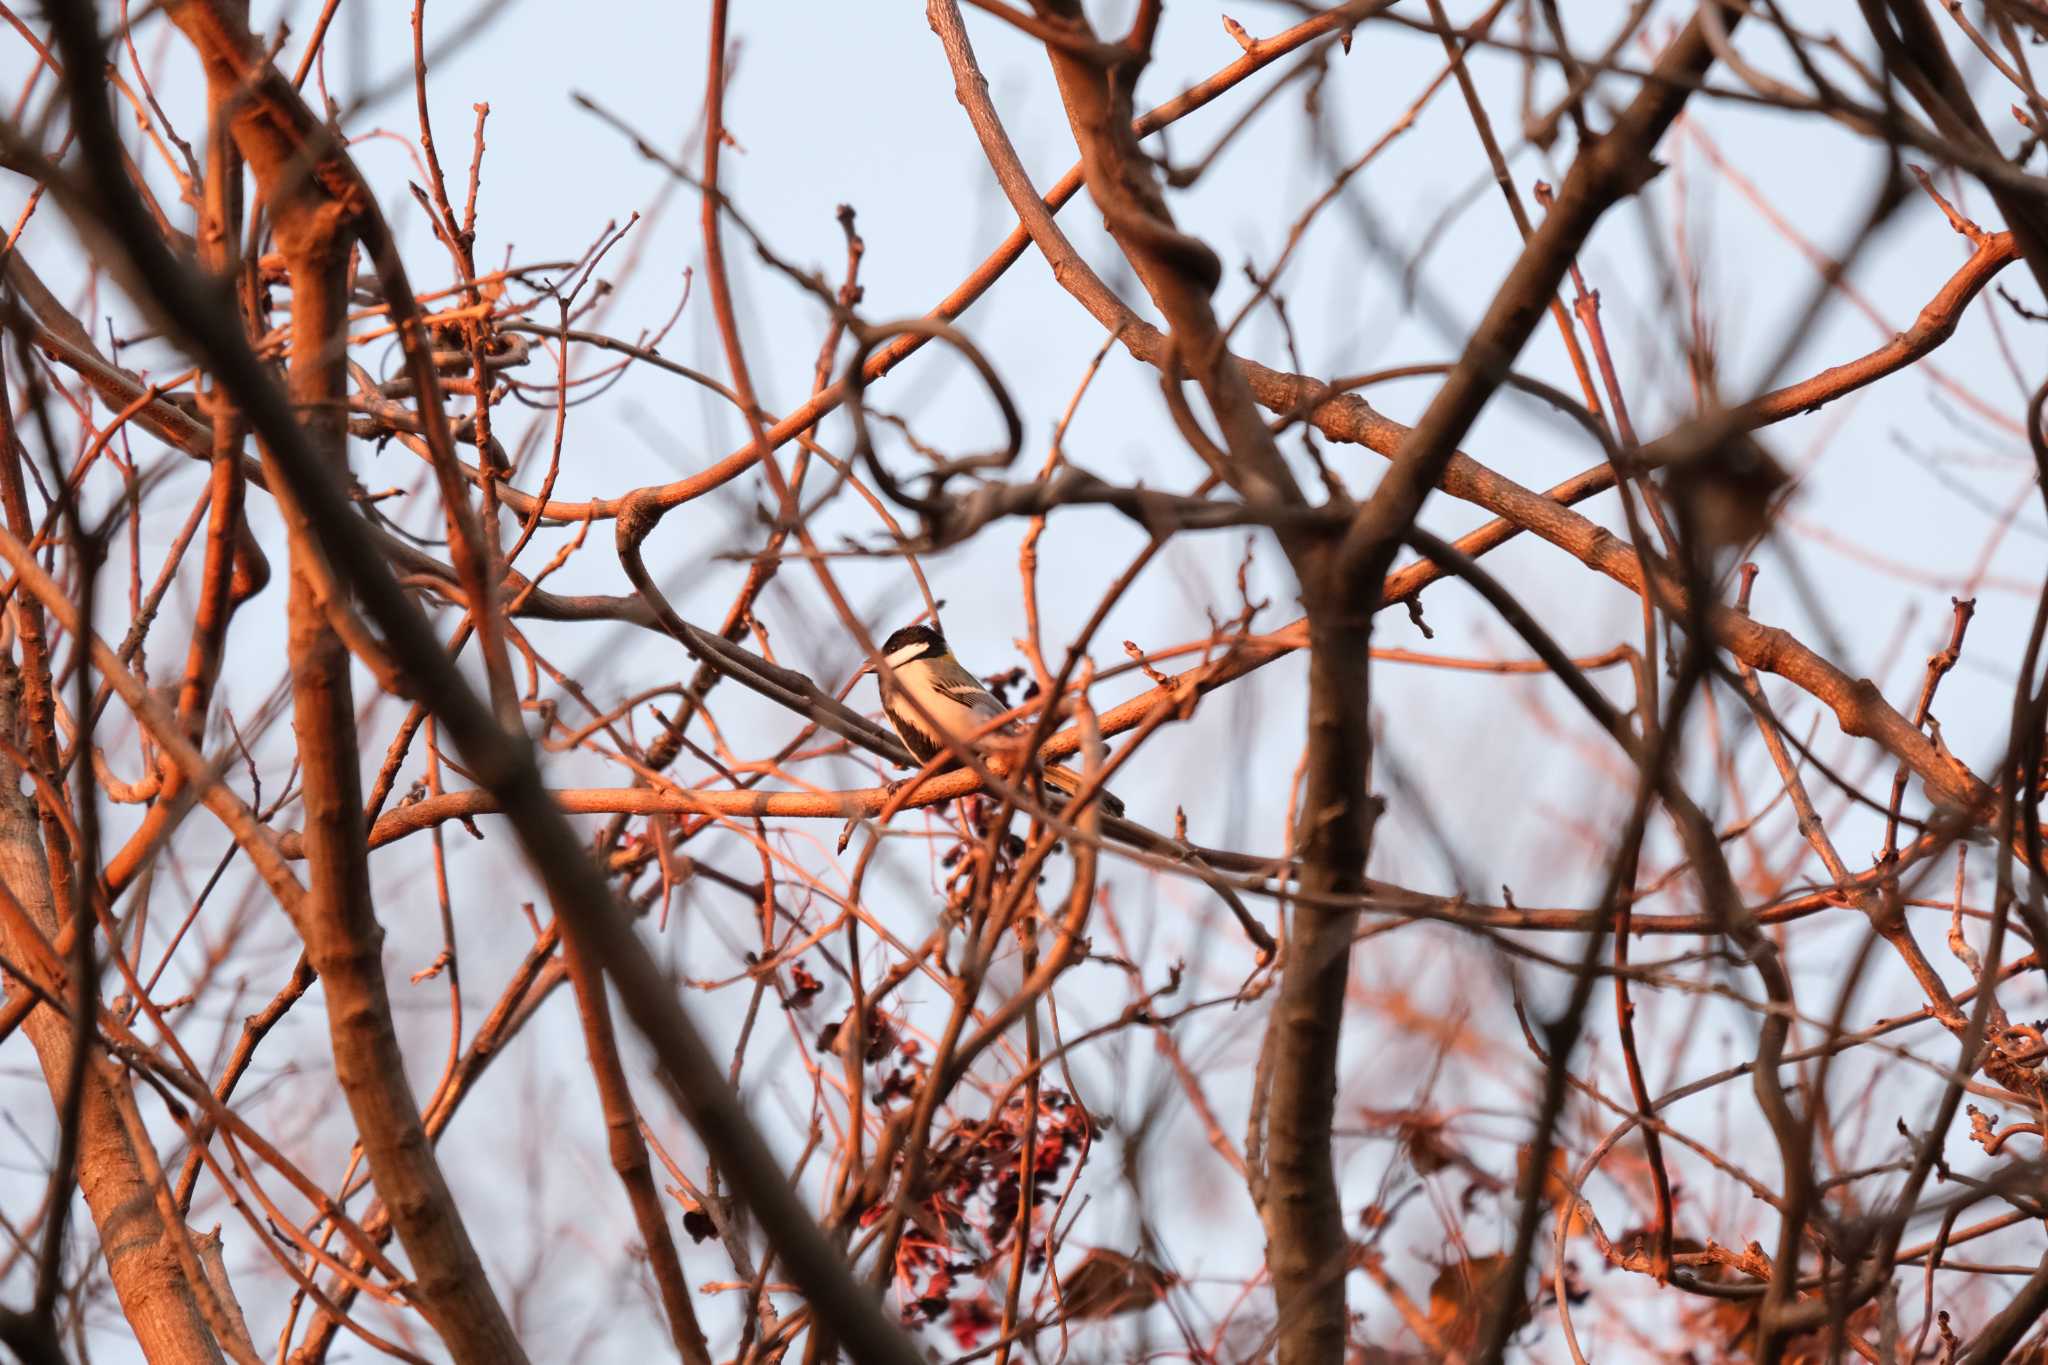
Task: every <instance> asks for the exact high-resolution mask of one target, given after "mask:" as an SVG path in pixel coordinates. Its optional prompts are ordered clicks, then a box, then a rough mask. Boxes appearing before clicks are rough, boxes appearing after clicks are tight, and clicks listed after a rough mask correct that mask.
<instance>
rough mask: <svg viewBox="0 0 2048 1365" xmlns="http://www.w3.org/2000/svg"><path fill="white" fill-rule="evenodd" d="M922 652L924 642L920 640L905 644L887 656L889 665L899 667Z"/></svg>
mask: <svg viewBox="0 0 2048 1365" xmlns="http://www.w3.org/2000/svg"><path fill="white" fill-rule="evenodd" d="M922 653H924V642H923V641H921V640H920V641H919V642H917V643H916V644H909V645H905V646H903V648H901V649H899V650H897V651H896V652H895V653H894V654H891V655H890V656H889V667H891V668H901V667H903V665H905V664H907V663H909V662H910V661H911V660H912V659H915V658H916V657H917V656H918V655H920V654H922Z"/></svg>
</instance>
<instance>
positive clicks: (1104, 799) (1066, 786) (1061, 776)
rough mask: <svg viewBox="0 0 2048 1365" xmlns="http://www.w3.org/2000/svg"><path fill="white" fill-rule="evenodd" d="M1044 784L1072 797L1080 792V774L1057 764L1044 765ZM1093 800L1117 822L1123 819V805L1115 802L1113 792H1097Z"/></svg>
mask: <svg viewBox="0 0 2048 1365" xmlns="http://www.w3.org/2000/svg"><path fill="white" fill-rule="evenodd" d="M1045 782H1046V785H1047V786H1049V787H1058V788H1059V789H1060V790H1061V791H1063V792H1065V793H1066V794H1067V795H1068V796H1072V795H1074V794H1075V793H1076V792H1078V791H1080V790H1081V774H1079V773H1077V772H1075V771H1074V770H1073V769H1072V768H1063V767H1061V766H1059V765H1058V764H1057V763H1048V764H1046V765H1045ZM1095 799H1096V800H1098V801H1100V802H1101V803H1102V809H1103V810H1105V811H1107V812H1108V813H1109V814H1111V815H1113V816H1115V817H1116V818H1117V819H1119V820H1121V819H1122V818H1123V814H1124V803H1123V802H1121V801H1119V800H1117V797H1116V793H1115V792H1112V791H1108V790H1103V791H1098V792H1097V793H1095Z"/></svg>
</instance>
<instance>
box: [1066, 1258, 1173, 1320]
mask: <svg viewBox="0 0 2048 1365" xmlns="http://www.w3.org/2000/svg"><path fill="white" fill-rule="evenodd" d="M1174 1283H1175V1277H1174V1276H1173V1275H1172V1274H1170V1273H1169V1272H1167V1271H1164V1270H1161V1269H1160V1268H1159V1267H1158V1266H1155V1265H1148V1264H1147V1263H1145V1262H1144V1261H1140V1260H1138V1259H1137V1258H1135V1257H1132V1256H1126V1255H1124V1254H1123V1253H1122V1252H1120V1251H1111V1250H1110V1249H1109V1248H1108V1247H1096V1248H1095V1249H1094V1250H1093V1251H1090V1252H1089V1253H1088V1254H1087V1255H1086V1256H1085V1257H1083V1258H1082V1260H1081V1264H1079V1265H1077V1266H1075V1267H1074V1268H1073V1269H1072V1270H1070V1271H1068V1272H1067V1273H1066V1274H1065V1275H1063V1276H1061V1277H1060V1288H1061V1290H1062V1291H1063V1295H1062V1299H1063V1303H1064V1305H1065V1307H1066V1310H1067V1316H1068V1317H1070V1318H1112V1317H1115V1316H1116V1315H1118V1314H1119V1313H1136V1312H1139V1311H1141V1310H1143V1309H1146V1308H1150V1307H1151V1306H1152V1305H1153V1304H1155V1303H1157V1302H1159V1300H1160V1299H1162V1298H1164V1297H1165V1296H1166V1291H1167V1290H1168V1289H1171V1288H1172V1287H1173V1285H1174Z"/></svg>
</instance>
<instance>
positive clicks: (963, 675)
mask: <svg viewBox="0 0 2048 1365" xmlns="http://www.w3.org/2000/svg"><path fill="white" fill-rule="evenodd" d="M882 658H883V659H884V660H886V661H887V662H888V665H889V668H888V671H887V672H884V671H883V670H881V669H880V668H875V669H874V670H873V671H874V673H875V675H876V679H877V681H879V682H880V683H881V688H882V709H883V710H884V711H886V712H888V713H889V721H890V723H891V724H893V725H894V726H895V727H896V733H897V734H899V735H901V736H902V737H903V742H904V744H906V745H907V746H909V748H910V752H911V753H913V754H915V755H917V760H918V762H920V763H924V762H929V761H930V759H931V757H932V755H934V754H937V753H940V752H943V751H944V750H945V747H946V743H945V740H946V739H953V740H957V741H959V742H961V743H967V742H969V741H972V742H973V744H974V745H975V747H976V748H982V749H986V748H1000V747H1002V745H1001V741H1002V740H1003V739H1004V738H1006V737H1007V738H1009V739H1011V740H1017V739H1021V738H1023V737H1024V735H1025V727H1024V726H1023V725H1021V724H1020V723H1018V722H1017V721H1015V720H1012V721H1008V722H1006V723H1005V724H1004V725H1002V726H1001V727H1000V728H998V729H995V730H987V729H986V727H987V726H988V723H989V722H990V721H992V720H994V719H995V718H996V717H997V716H1000V715H1002V714H1003V713H1004V712H1006V711H1008V710H1010V709H1011V708H1009V707H1007V706H1005V705H1003V703H1002V702H1001V701H1000V700H999V699H998V698H997V697H996V695H995V694H994V693H992V692H990V691H989V690H988V689H987V688H986V687H984V686H982V684H981V679H979V678H977V677H975V676H974V675H973V674H972V673H969V672H968V671H967V670H966V669H965V668H962V667H961V666H960V661H959V660H958V659H955V658H954V657H953V651H952V650H951V649H949V648H947V646H946V637H945V635H944V634H943V633H941V632H940V630H939V628H938V627H937V626H926V625H915V626H905V627H904V628H903V629H901V630H899V631H897V632H896V633H895V634H894V635H891V636H890V637H889V639H888V641H887V643H885V644H884V645H883V646H882ZM892 675H893V676H892ZM906 695H908V696H911V697H915V698H916V699H917V706H918V707H922V708H923V711H924V714H923V715H920V714H919V713H918V710H917V709H916V708H914V707H912V706H911V705H909V704H908V703H907V702H906V701H905V700H904V698H905V696H906ZM926 716H929V717H930V719H929V720H927V719H926V718H925V717H926ZM934 723H936V724H937V726H938V727H939V730H940V732H941V734H942V735H943V736H944V737H945V738H941V737H940V735H935V734H933V733H932V726H933V724H934ZM982 731H986V733H981V734H980V735H979V737H978V738H977V737H976V736H977V732H982ZM1045 780H1046V783H1047V785H1049V786H1054V787H1058V788H1059V789H1060V790H1061V791H1063V792H1065V793H1066V794H1067V795H1069V796H1072V795H1073V794H1074V793H1075V792H1076V791H1077V790H1079V789H1080V786H1081V776H1080V774H1078V773H1076V772H1075V771H1074V770H1073V769H1071V768H1061V767H1056V766H1053V765H1051V764H1048V765H1047V766H1046V768H1045ZM1098 797H1099V799H1100V800H1101V802H1102V808H1103V809H1104V810H1106V811H1108V812H1109V813H1110V814H1111V815H1114V816H1121V815H1123V813H1124V803H1123V802H1121V801H1119V800H1117V798H1116V797H1115V796H1114V795H1112V794H1111V793H1109V792H1106V791H1105V792H1100V793H1098Z"/></svg>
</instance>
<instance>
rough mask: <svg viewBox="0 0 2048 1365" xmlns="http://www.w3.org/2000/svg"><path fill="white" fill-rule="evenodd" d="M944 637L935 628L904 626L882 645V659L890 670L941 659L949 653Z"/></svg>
mask: <svg viewBox="0 0 2048 1365" xmlns="http://www.w3.org/2000/svg"><path fill="white" fill-rule="evenodd" d="M951 652H952V651H950V650H949V649H947V648H946V637H945V635H944V634H943V633H942V632H941V631H940V630H939V628H938V627H937V626H928V625H915V626H905V627H903V629H901V630H899V631H897V632H896V633H895V634H894V635H891V636H890V637H889V638H888V640H886V641H885V642H884V643H883V645H882V658H883V659H884V660H886V661H887V662H888V665H889V667H891V668H902V667H904V666H905V665H907V664H912V663H916V662H917V661H918V660H919V659H943V658H945V657H946V655H948V654H949V653H951Z"/></svg>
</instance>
